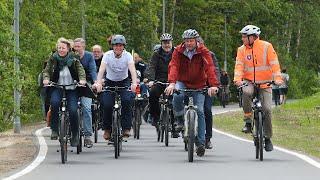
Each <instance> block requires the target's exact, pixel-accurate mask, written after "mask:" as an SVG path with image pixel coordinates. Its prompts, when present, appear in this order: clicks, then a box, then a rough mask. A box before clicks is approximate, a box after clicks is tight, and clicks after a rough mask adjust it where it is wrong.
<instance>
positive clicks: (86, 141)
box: [84, 136, 93, 148]
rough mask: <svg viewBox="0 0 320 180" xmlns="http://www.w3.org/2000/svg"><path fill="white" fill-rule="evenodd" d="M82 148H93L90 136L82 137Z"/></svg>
mask: <svg viewBox="0 0 320 180" xmlns="http://www.w3.org/2000/svg"><path fill="white" fill-rule="evenodd" d="M84 146H86V147H87V148H91V147H92V146H93V142H92V140H91V136H85V137H84Z"/></svg>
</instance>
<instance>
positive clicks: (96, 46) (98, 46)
mask: <svg viewBox="0 0 320 180" xmlns="http://www.w3.org/2000/svg"><path fill="white" fill-rule="evenodd" d="M96 48H99V49H100V50H101V51H102V47H101V46H100V45H98V44H96V45H94V46H92V48H91V49H92V50H93V49H96Z"/></svg>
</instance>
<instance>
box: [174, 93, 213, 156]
mask: <svg viewBox="0 0 320 180" xmlns="http://www.w3.org/2000/svg"><path fill="white" fill-rule="evenodd" d="M207 91H208V90H207V88H204V89H179V90H175V93H176V94H179V93H182V92H183V93H185V95H186V96H187V97H188V105H186V106H185V107H184V119H185V121H184V136H183V141H184V144H185V151H188V161H189V162H193V154H194V145H195V140H196V137H197V134H198V114H197V111H196V110H197V106H195V105H194V104H193V96H192V95H193V93H195V92H201V93H202V94H206V93H207Z"/></svg>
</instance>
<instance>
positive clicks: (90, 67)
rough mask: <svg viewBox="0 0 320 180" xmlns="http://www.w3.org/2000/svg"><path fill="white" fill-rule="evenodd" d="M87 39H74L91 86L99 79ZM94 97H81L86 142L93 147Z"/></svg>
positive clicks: (87, 145)
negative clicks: (87, 47) (88, 49)
mask: <svg viewBox="0 0 320 180" xmlns="http://www.w3.org/2000/svg"><path fill="white" fill-rule="evenodd" d="M85 47H86V44H85V40H84V39H82V38H77V39H75V40H74V47H73V48H74V50H75V51H76V52H77V53H78V54H79V57H80V62H81V64H82V66H83V68H84V70H85V72H86V79H87V83H89V85H90V86H91V84H93V83H94V82H95V81H96V80H97V70H96V63H95V60H94V57H93V55H92V53H90V52H88V51H86V50H85ZM91 104H92V98H90V97H85V96H82V97H81V105H82V112H83V130H84V144H85V145H86V147H88V148H91V147H92V145H93V144H92V140H91V136H92V111H91Z"/></svg>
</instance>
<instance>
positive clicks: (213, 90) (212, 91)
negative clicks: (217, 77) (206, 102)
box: [208, 87, 218, 96]
mask: <svg viewBox="0 0 320 180" xmlns="http://www.w3.org/2000/svg"><path fill="white" fill-rule="evenodd" d="M217 93H218V88H217V87H210V88H208V95H209V96H213V95H215V94H217Z"/></svg>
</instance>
